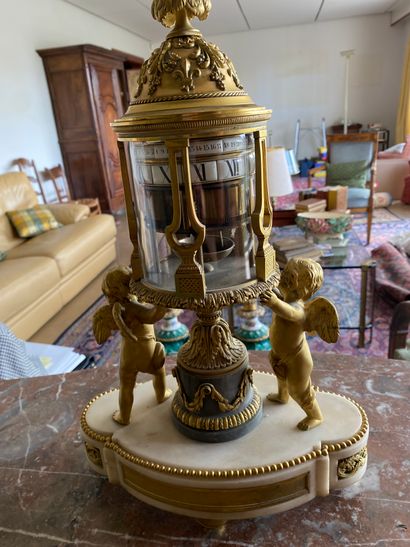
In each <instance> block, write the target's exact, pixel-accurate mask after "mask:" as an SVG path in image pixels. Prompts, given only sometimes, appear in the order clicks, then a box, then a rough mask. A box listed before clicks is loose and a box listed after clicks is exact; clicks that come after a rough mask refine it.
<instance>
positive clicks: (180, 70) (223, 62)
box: [135, 35, 243, 98]
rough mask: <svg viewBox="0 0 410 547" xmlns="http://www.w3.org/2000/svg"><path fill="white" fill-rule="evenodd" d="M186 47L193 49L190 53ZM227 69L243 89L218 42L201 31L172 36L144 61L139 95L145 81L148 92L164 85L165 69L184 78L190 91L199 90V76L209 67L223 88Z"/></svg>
mask: <svg viewBox="0 0 410 547" xmlns="http://www.w3.org/2000/svg"><path fill="white" fill-rule="evenodd" d="M182 50H184V51H182ZM186 50H189V52H188V55H186ZM224 69H225V70H226V72H227V74H228V75H229V76H230V77H231V78H232V80H233V81H234V83H235V85H236V87H237V89H243V88H242V85H241V83H240V81H239V78H238V75H237V74H236V71H235V68H234V66H233V64H232V62H231V60H230V59H229V58H228V57H227V56H226V55H225V54H224V53H222V52H221V51H220V49H219V48H218V47H217V46H216V45H215V44H212V43H209V42H207V41H206V40H204V39H203V38H202V36H201V35H199V36H198V35H192V36H179V37H176V38H169V39H168V40H165V42H163V43H162V44H161V46H160V47H159V48H157V49H155V50H154V51H153V53H152V55H151V57H150V58H149V59H147V60H146V61H145V62H144V64H143V65H142V67H141V72H140V76H139V79H138V88H137V93H136V95H135V97H136V98H138V97H139V96H140V95H141V93H142V89H143V86H144V85H145V84H147V85H148V95H149V96H151V95H153V94H154V93H155V92H156V91H157V89H158V87H160V86H161V83H162V77H163V75H164V74H165V73H169V74H171V75H172V76H173V78H175V80H177V81H179V82H180V90H181V91H183V92H185V93H189V92H191V91H194V90H195V80H196V79H198V78H200V77H201V76H202V75H203V72H204V71H207V72H208V73H209V75H208V78H209V80H211V81H213V82H215V85H216V87H217V89H220V90H222V91H223V90H225V83H224V80H225V74H224Z"/></svg>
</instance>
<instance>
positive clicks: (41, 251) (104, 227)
mask: <svg viewBox="0 0 410 547" xmlns="http://www.w3.org/2000/svg"><path fill="white" fill-rule="evenodd" d="M115 234H116V228H115V222H114V218H113V217H112V216H111V215H96V216H94V217H90V218H87V219H85V220H82V221H81V222H77V223H76V224H68V225H66V226H62V227H61V228H58V229H57V230H51V231H50V232H46V233H45V234H41V235H39V236H36V237H33V238H32V239H30V240H28V241H26V243H24V245H19V246H18V247H15V248H14V249H12V250H11V251H9V253H8V257H9V258H21V257H26V256H47V257H49V258H53V259H54V260H55V261H56V262H57V265H58V268H59V271H60V274H61V276H65V275H67V274H68V273H69V272H71V271H72V270H74V269H75V268H77V267H78V266H80V265H81V263H82V262H83V261H84V260H86V259H87V258H89V257H90V256H91V255H93V254H94V253H95V252H97V251H98V250H100V249H101V247H103V246H104V245H105V244H106V243H108V242H109V241H111V240H112V239H113V238H114V237H115Z"/></svg>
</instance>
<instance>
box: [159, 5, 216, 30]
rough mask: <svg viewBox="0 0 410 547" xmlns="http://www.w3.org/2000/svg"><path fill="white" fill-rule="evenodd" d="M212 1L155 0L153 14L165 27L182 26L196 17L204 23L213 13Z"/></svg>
mask: <svg viewBox="0 0 410 547" xmlns="http://www.w3.org/2000/svg"><path fill="white" fill-rule="evenodd" d="M211 7H212V4H211V0H153V2H152V7H151V13H152V16H153V18H154V19H156V20H157V21H159V22H160V23H161V24H163V25H164V27H169V28H170V27H173V26H174V25H176V26H178V27H179V26H180V23H182V22H184V26H185V23H186V22H188V25H189V26H191V25H190V23H189V20H190V19H193V18H194V17H198V19H199V20H200V21H203V20H204V19H206V18H207V17H208V14H209V12H210V11H211Z"/></svg>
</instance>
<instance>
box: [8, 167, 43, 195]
mask: <svg viewBox="0 0 410 547" xmlns="http://www.w3.org/2000/svg"><path fill="white" fill-rule="evenodd" d="M13 165H17V167H18V170H19V171H21V172H22V173H24V174H25V175H26V176H27V178H28V179H29V181H30V182H31V185H32V187H33V189H34V191H35V193H36V195H37V199H38V201H39V203H47V198H46V192H45V189H44V187H43V184H42V181H41V179H40V176H39V174H38V171H37V167H36V164H35V163H34V160H28V159H27V158H17V159H15V160H14V161H13Z"/></svg>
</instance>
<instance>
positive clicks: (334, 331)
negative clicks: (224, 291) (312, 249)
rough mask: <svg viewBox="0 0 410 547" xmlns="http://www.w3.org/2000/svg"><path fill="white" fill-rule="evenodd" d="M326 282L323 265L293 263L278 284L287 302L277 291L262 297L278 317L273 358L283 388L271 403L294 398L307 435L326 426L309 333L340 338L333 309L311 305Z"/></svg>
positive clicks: (322, 303)
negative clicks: (302, 413) (314, 384)
mask: <svg viewBox="0 0 410 547" xmlns="http://www.w3.org/2000/svg"><path fill="white" fill-rule="evenodd" d="M322 282H323V270H322V267H321V266H320V264H318V263H317V262H316V261H314V260H311V259H309V258H292V259H291V260H289V262H288V263H287V265H286V267H285V269H284V270H283V272H282V275H281V278H280V282H279V291H280V292H281V294H282V295H283V298H284V300H281V299H280V298H279V297H278V296H277V295H276V294H275V293H274V292H273V291H267V292H265V293H264V294H263V295H262V296H261V297H260V299H261V302H262V303H263V304H265V305H266V306H268V307H269V308H271V310H272V311H273V312H274V313H273V314H272V324H271V327H270V330H269V338H270V342H271V346H272V350H271V352H270V356H269V357H270V362H271V365H272V368H273V371H274V373H275V375H276V377H277V379H278V388H279V389H278V393H271V394H270V395H268V399H269V400H270V401H275V402H278V403H287V402H288V400H289V395H290V396H291V397H292V398H293V399H294V400H295V401H296V402H297V403H298V405H300V406H301V407H302V409H303V410H304V411H305V412H306V414H307V416H306V418H304V419H303V420H302V421H300V422H299V423H298V424H297V426H298V428H299V429H302V430H307V429H312V428H313V427H316V426H318V425H319V424H320V423H321V422H322V421H323V416H322V413H321V411H320V408H319V405H318V402H317V400H316V396H315V392H314V389H313V387H312V382H311V379H310V375H311V372H312V368H313V361H312V356H311V354H310V350H309V346H308V343H307V341H306V336H305V332H308V333H309V334H318V335H319V336H320V337H321V338H322V340H324V341H325V342H332V343H333V342H336V341H337V339H338V338H339V319H338V315H337V311H336V308H335V307H334V305H333V304H332V303H331V302H330V301H329V300H327V299H326V298H323V297H318V298H314V299H313V300H311V301H309V302H307V300H308V299H309V298H310V297H311V296H313V295H314V294H315V292H316V291H317V290H318V289H319V288H320V287H321V285H322Z"/></svg>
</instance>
